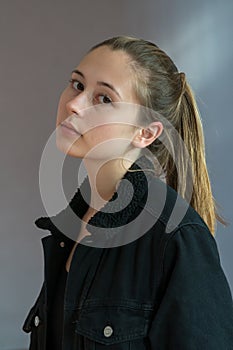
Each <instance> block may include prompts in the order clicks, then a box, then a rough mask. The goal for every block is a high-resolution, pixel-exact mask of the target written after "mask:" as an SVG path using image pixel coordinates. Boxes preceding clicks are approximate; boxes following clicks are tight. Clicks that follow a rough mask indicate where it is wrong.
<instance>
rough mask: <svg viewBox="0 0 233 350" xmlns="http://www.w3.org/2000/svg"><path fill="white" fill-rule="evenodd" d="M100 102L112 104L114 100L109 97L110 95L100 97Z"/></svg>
mask: <svg viewBox="0 0 233 350" xmlns="http://www.w3.org/2000/svg"><path fill="white" fill-rule="evenodd" d="M98 100H99V101H100V103H112V100H111V98H110V97H108V95H99V96H98Z"/></svg>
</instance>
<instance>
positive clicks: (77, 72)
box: [72, 69, 121, 98]
mask: <svg viewBox="0 0 233 350" xmlns="http://www.w3.org/2000/svg"><path fill="white" fill-rule="evenodd" d="M72 73H76V74H79V75H81V77H82V78H83V79H85V76H84V74H83V73H82V72H80V71H79V70H78V69H74V70H72ZM97 84H98V85H102V86H106V87H108V88H109V89H111V90H112V91H114V92H115V93H116V94H117V96H118V97H119V98H121V95H120V94H119V92H118V91H117V90H116V89H115V88H114V86H113V85H112V84H109V83H106V82H104V81H97Z"/></svg>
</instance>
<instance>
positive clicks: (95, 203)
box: [84, 158, 135, 213]
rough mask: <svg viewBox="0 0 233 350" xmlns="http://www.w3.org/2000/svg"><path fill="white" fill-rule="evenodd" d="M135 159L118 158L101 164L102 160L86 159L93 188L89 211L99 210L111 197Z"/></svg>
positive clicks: (86, 166)
mask: <svg viewBox="0 0 233 350" xmlns="http://www.w3.org/2000/svg"><path fill="white" fill-rule="evenodd" d="M134 161H135V160H134V159H123V158H117V159H112V160H109V161H107V162H106V163H105V164H104V165H101V163H102V161H101V160H100V161H98V160H96V159H87V158H86V159H84V164H85V168H86V170H87V173H88V179H89V183H90V188H91V201H90V207H89V209H88V212H91V213H93V212H97V211H98V210H100V208H102V207H103V206H104V205H105V204H106V203H107V202H108V201H109V200H110V199H111V197H112V196H113V194H114V192H116V190H117V187H118V184H119V181H120V180H121V179H122V177H123V176H124V174H125V173H126V171H127V170H128V169H129V168H130V166H131V165H132V163H133V162H134ZM122 163H123V165H122Z"/></svg>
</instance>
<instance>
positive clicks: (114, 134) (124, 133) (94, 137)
mask: <svg viewBox="0 0 233 350" xmlns="http://www.w3.org/2000/svg"><path fill="white" fill-rule="evenodd" d="M132 130H133V129H132V127H130V126H128V125H113V124H112V125H104V126H99V127H96V128H94V129H93V130H91V131H90V133H89V135H88V136H89V138H90V140H91V142H92V143H95V144H96V143H99V142H101V141H102V142H103V141H105V140H114V139H118V138H125V139H127V140H130V138H131V136H132V134H133V132H132ZM120 142H121V140H119V143H120Z"/></svg>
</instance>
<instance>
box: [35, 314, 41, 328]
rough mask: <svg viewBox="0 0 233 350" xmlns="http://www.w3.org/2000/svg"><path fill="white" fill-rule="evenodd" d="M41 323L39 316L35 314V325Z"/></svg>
mask: <svg viewBox="0 0 233 350" xmlns="http://www.w3.org/2000/svg"><path fill="white" fill-rule="evenodd" d="M39 324H40V319H39V316H35V318H34V325H35V326H36V327H38V326H39Z"/></svg>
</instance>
